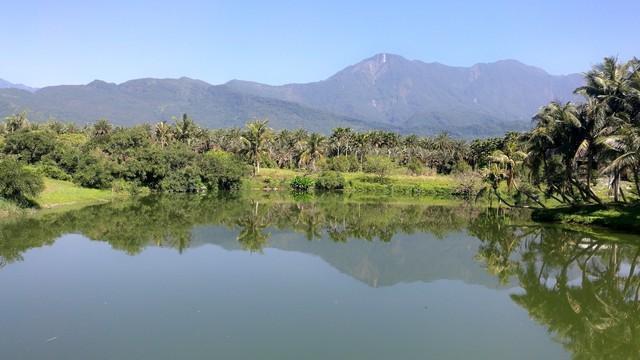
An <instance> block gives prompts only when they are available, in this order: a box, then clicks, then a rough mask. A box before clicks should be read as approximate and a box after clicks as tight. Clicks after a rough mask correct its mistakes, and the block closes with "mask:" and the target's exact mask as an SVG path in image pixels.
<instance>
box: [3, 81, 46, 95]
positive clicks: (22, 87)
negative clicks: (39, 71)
mask: <svg viewBox="0 0 640 360" xmlns="http://www.w3.org/2000/svg"><path fill="white" fill-rule="evenodd" d="M0 89H20V90H25V91H29V92H34V91H36V90H38V89H37V88H33V87H31V86H27V85H24V84H14V83H12V82H9V81H7V80H4V79H0Z"/></svg>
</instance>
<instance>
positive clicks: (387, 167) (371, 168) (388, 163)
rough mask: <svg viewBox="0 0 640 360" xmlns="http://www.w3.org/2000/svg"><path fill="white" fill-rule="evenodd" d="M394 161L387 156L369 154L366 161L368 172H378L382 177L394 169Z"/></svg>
mask: <svg viewBox="0 0 640 360" xmlns="http://www.w3.org/2000/svg"><path fill="white" fill-rule="evenodd" d="M393 167H394V163H393V161H392V160H391V159H390V158H388V157H386V156H369V157H367V160H366V161H365V163H364V169H363V170H364V171H365V172H366V173H371V174H376V175H378V177H380V178H384V177H386V176H387V175H388V174H389V172H390V171H391V169H393Z"/></svg>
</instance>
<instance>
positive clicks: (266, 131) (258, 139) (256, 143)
mask: <svg viewBox="0 0 640 360" xmlns="http://www.w3.org/2000/svg"><path fill="white" fill-rule="evenodd" d="M268 124H269V121H268V120H255V121H252V122H250V123H247V125H246V127H245V131H244V132H243V133H242V141H243V142H244V150H245V152H246V153H247V154H248V155H249V157H250V158H251V160H252V161H253V175H254V176H255V175H258V173H259V172H260V157H261V156H262V154H264V152H265V151H266V150H267V145H268V142H269V140H270V139H271V137H272V130H271V129H270V128H269V126H268Z"/></svg>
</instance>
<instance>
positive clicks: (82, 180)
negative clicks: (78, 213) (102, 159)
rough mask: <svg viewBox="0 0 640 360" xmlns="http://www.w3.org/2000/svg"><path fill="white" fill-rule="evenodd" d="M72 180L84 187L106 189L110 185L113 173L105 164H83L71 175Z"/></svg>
mask: <svg viewBox="0 0 640 360" xmlns="http://www.w3.org/2000/svg"><path fill="white" fill-rule="evenodd" d="M73 181H74V182H75V183H76V184H78V185H80V186H84V187H88V188H94V189H108V188H109V187H111V182H112V181H113V175H112V174H111V171H110V170H109V169H108V168H107V165H106V164H102V163H97V162H96V163H92V164H83V165H82V166H81V167H80V168H78V171H77V172H76V173H75V174H74V176H73Z"/></svg>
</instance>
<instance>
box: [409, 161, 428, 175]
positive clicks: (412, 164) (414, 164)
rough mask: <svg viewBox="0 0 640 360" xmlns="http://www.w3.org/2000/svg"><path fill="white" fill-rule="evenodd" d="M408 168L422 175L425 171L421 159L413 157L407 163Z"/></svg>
mask: <svg viewBox="0 0 640 360" xmlns="http://www.w3.org/2000/svg"><path fill="white" fill-rule="evenodd" d="M407 169H409V171H410V172H411V174H413V175H422V173H423V172H424V165H423V164H422V162H421V161H420V160H418V159H416V158H412V159H411V160H409V162H408V163H407Z"/></svg>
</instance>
